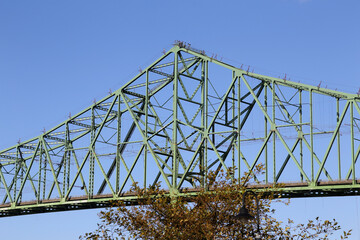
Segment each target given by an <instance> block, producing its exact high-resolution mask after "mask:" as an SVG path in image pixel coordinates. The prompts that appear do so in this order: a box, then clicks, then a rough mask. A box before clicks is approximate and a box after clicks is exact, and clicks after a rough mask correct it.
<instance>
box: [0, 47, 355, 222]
mask: <svg viewBox="0 0 360 240" xmlns="http://www.w3.org/2000/svg"><path fill="white" fill-rule="evenodd" d="M359 101H360V97H359V95H357V94H349V93H343V92H339V91H334V90H329V89H326V88H323V87H321V85H319V86H311V85H307V84H302V83H298V82H293V81H291V80H290V79H286V77H284V78H275V77H270V76H265V75H261V74H257V73H253V72H252V70H251V69H249V68H248V69H243V68H242V66H232V65H229V64H227V63H225V62H223V61H220V60H219V59H217V58H216V57H214V56H212V57H210V56H208V55H207V54H206V52H205V51H202V50H198V49H194V48H191V47H190V46H189V45H187V44H185V43H182V42H178V43H177V44H176V45H175V46H174V47H173V48H172V49H170V50H169V51H168V52H164V55H163V56H161V57H160V58H159V59H157V60H156V61H155V62H154V63H152V64H151V65H150V66H148V67H147V68H146V69H144V70H140V73H139V74H138V75H137V76H135V77H134V78H133V79H132V80H130V81H129V82H128V83H126V84H125V85H124V86H122V87H121V88H120V89H118V90H117V91H115V92H113V93H111V94H109V95H108V96H106V97H105V98H103V99H102V100H100V101H98V102H95V103H94V104H93V105H91V106H90V107H88V108H86V109H84V110H83V111H81V112H80V113H78V114H76V115H74V116H70V117H69V118H68V119H66V120H65V121H64V122H62V123H60V124H59V125H57V126H55V127H54V128H52V129H51V130H49V131H46V132H44V133H43V134H41V135H40V136H37V137H35V138H32V139H30V140H27V141H24V142H19V143H18V144H17V145H15V146H13V147H10V148H7V149H5V150H1V151H0V217H5V216H14V215H23V214H33V213H44V212H54V211H66V210H76V209H89V208H100V207H106V206H108V205H109V202H110V201H111V200H122V201H125V202H126V203H128V204H129V205H133V204H137V197H136V196H134V195H133V194H131V193H130V192H129V190H130V188H131V186H132V185H133V184H134V183H138V184H139V185H140V186H143V187H148V186H151V185H154V184H159V183H160V184H161V186H162V187H163V188H164V189H167V190H168V192H169V194H174V195H190V194H196V193H197V192H198V191H199V189H203V188H206V189H208V188H210V189H211V186H207V183H206V178H207V175H208V173H209V171H212V172H214V173H216V174H218V173H219V172H220V171H225V172H226V171H231V172H232V173H233V177H234V178H236V179H248V180H250V182H249V184H248V185H247V187H248V188H251V189H253V190H256V191H271V188H269V187H271V186H273V185H279V186H280V190H281V191H280V193H281V196H282V197H314V196H350V195H359V187H360V180H359V179H360V178H359V174H360V173H359V172H360V171H359V170H358V169H359V162H357V160H358V158H359V154H360V107H359ZM259 164H261V165H262V166H264V173H263V174H257V175H255V176H254V175H253V173H254V169H255V167H256V166H257V165H259ZM239 183H240V184H241V182H240V180H239ZM184 189H187V190H184ZM269 189H270V190H269Z"/></svg>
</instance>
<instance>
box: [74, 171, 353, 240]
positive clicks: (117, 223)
mask: <svg viewBox="0 0 360 240" xmlns="http://www.w3.org/2000/svg"><path fill="white" fill-rule="evenodd" d="M257 171H258V172H261V167H260V166H259V167H258V169H257ZM219 175H220V176H219ZM243 180H244V179H242V181H243ZM208 184H209V185H210V184H211V185H210V186H209V187H208V188H207V189H206V190H205V188H200V189H201V190H199V192H198V194H194V195H192V196H189V194H183V193H184V192H186V189H184V190H183V193H179V194H177V195H176V196H175V195H173V194H169V192H168V191H165V190H163V189H160V186H159V185H155V186H153V187H151V188H149V189H141V188H139V187H138V186H137V185H135V186H133V187H132V191H133V192H134V193H136V194H137V196H138V197H139V199H140V200H139V203H140V204H139V205H136V206H125V204H124V203H122V202H114V207H111V208H109V209H107V210H105V211H101V212H100V213H99V217H100V219H101V223H100V224H98V229H97V230H95V231H94V232H91V233H86V234H85V235H84V236H81V237H80V238H81V239H168V240H174V239H179V240H190V239H195V240H197V239H199V240H202V239H204V240H210V239H255V234H256V232H257V227H256V219H254V220H251V221H249V222H245V223H243V222H240V221H239V220H238V219H236V218H234V216H236V215H237V214H238V213H239V210H240V208H241V206H242V194H243V193H244V191H245V187H244V184H238V181H237V180H236V179H234V178H233V177H232V176H231V174H228V175H226V174H218V176H217V177H216V178H215V174H210V176H209V178H208ZM272 192H273V193H274V194H266V195H265V194H263V193H261V192H260V193H257V194H258V197H259V198H260V201H259V211H260V235H261V239H329V236H331V235H332V234H333V233H334V232H336V231H339V230H340V226H339V224H338V223H337V222H336V221H335V220H331V221H329V220H325V221H322V220H320V219H319V218H316V219H314V220H309V221H308V222H307V223H304V224H294V222H293V221H292V220H290V219H289V220H288V221H287V222H285V223H283V222H280V221H278V220H277V219H275V218H274V217H273V215H274V212H275V210H274V209H272V208H271V203H272V202H273V201H283V202H284V204H288V201H286V202H285V201H284V200H279V199H278V198H276V197H275V196H276V195H277V194H276V193H277V191H276V189H272ZM245 200H246V201H245V202H246V206H247V208H248V209H249V211H250V213H251V214H252V215H254V216H255V215H256V204H255V199H254V197H253V196H252V195H251V194H247V195H246V199H245ZM350 233H351V230H350V231H344V232H343V233H342V236H341V239H346V238H348V236H349V235H350Z"/></svg>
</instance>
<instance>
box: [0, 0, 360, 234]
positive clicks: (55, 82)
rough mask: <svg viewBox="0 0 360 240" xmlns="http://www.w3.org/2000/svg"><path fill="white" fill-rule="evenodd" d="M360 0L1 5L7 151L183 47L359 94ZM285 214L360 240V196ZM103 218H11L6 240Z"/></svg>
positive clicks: (297, 203) (74, 229)
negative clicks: (328, 222)
mask: <svg viewBox="0 0 360 240" xmlns="http://www.w3.org/2000/svg"><path fill="white" fill-rule="evenodd" d="M359 12H360V2H359V1H358V0H347V1H340V0H248V1H239V0H237V1H230V0H229V1H209V0H208V1H194V0H193V1H189V0H183V1H169V0H168V1H155V0H154V1H126V2H125V1H115V0H107V1H94V0H75V1H74V0H71V1H70V0H63V1H55V0H32V1H25V0H22V1H21V0H13V1H6V0H0V87H1V88H0V89H1V94H0V108H1V118H0V149H4V148H6V147H10V146H12V145H14V144H16V143H17V141H18V139H19V138H20V139H21V140H26V139H29V138H32V137H35V136H37V135H39V134H40V133H41V131H42V130H43V129H44V128H45V129H50V128H51V127H52V126H54V125H55V124H57V123H60V122H62V121H63V120H65V119H66V118H67V117H68V115H69V112H71V113H72V114H75V113H76V112H79V111H80V110H82V109H83V108H85V107H87V106H88V105H90V104H91V103H92V102H93V100H94V99H100V98H101V97H103V96H105V95H107V93H108V92H109V89H112V90H115V89H117V88H119V87H121V86H122V85H123V84H124V83H126V82H127V81H128V80H130V79H131V78H132V77H133V76H134V75H135V74H137V73H138V69H139V67H142V68H144V67H145V66H147V65H149V64H150V63H152V61H153V60H155V59H156V58H157V57H159V56H160V55H161V54H162V51H163V49H169V48H170V47H171V44H172V43H173V42H174V40H183V41H186V42H190V43H191V44H192V46H194V47H196V48H199V49H204V50H206V51H207V52H213V53H216V54H218V56H222V57H223V60H224V61H227V62H229V63H232V64H235V65H241V64H247V65H251V66H252V67H253V68H254V69H255V72H259V73H264V74H269V75H272V76H280V75H284V74H285V73H286V74H287V75H288V76H290V77H291V79H292V80H296V81H300V82H303V83H308V84H313V85H318V84H319V82H320V81H322V84H324V85H327V86H328V88H332V89H338V90H342V91H345V92H350V93H356V92H357V91H358V89H359V88H360V81H359V79H360V67H359V65H360V27H359V24H360V14H359ZM292 202H293V203H292V204H291V205H290V207H286V208H283V207H278V210H279V213H278V215H279V216H281V217H291V218H294V219H296V220H299V221H304V219H307V218H311V217H316V216H321V217H322V218H324V219H326V218H330V219H332V218H336V219H337V220H338V221H339V222H340V224H341V225H343V226H344V227H348V228H353V229H354V234H353V236H352V237H351V239H360V231H359V230H357V229H358V228H360V223H359V221H360V220H359V212H360V210H359V204H360V198H358V197H342V198H341V197H340V198H322V199H321V198H315V199H296V200H293V201H292ZM97 212H98V210H89V211H75V212H66V213H52V214H41V215H32V216H20V217H11V218H0V231H1V239H76V238H77V237H78V236H79V235H80V234H83V233H84V232H86V231H90V230H92V229H94V228H95V226H96V223H97V216H96V213H97Z"/></svg>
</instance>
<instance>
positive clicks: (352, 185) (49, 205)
mask: <svg viewBox="0 0 360 240" xmlns="http://www.w3.org/2000/svg"><path fill="white" fill-rule="evenodd" d="M247 188H248V189H251V190H253V191H267V192H270V191H272V189H273V190H274V191H277V192H279V197H281V198H295V197H325V196H352V195H360V180H356V181H355V182H353V181H352V180H336V181H319V182H318V184H317V185H316V186H311V185H309V184H308V183H307V182H288V183H281V184H278V187H277V188H274V185H273V184H271V183H268V184H249V185H248V186H247ZM199 191H201V189H200V188H192V189H184V190H182V192H181V193H180V194H184V195H188V194H191V193H192V194H196V193H198V192H199ZM115 200H120V201H123V202H124V203H125V204H126V205H129V206H130V205H136V204H138V200H139V198H138V197H137V196H136V194H134V193H133V192H127V193H123V194H121V195H120V196H118V197H114V196H113V195H112V194H99V195H94V196H93V197H92V198H88V196H87V195H84V196H76V197H70V198H68V199H66V200H64V199H59V198H54V199H47V200H42V201H36V200H34V201H24V202H20V203H19V204H18V205H16V206H12V205H11V204H10V203H5V204H1V205H0V217H8V216H16V215H27V214H36V213H46V212H59V211H71V210H79V209H92V208H105V207H109V206H110V205H111V202H112V201H115Z"/></svg>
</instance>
